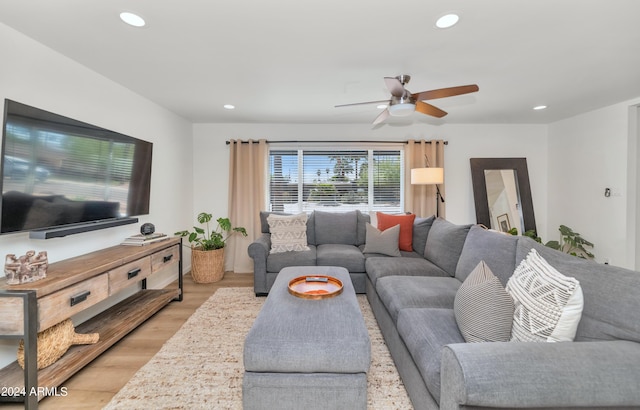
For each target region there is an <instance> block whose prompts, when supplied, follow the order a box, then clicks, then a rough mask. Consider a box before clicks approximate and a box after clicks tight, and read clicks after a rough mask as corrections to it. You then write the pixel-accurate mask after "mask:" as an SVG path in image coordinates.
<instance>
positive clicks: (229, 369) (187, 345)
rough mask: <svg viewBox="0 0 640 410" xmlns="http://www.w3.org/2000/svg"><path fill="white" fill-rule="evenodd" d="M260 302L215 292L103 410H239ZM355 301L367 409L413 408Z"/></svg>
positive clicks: (244, 293)
mask: <svg viewBox="0 0 640 410" xmlns="http://www.w3.org/2000/svg"><path fill="white" fill-rule="evenodd" d="M264 300H265V298H257V297H256V296H255V295H254V293H253V289H252V288H221V289H218V290H217V291H216V292H215V293H214V294H213V295H212V296H211V297H210V298H209V299H208V300H207V301H206V302H204V303H203V304H202V306H200V308H198V310H196V311H195V312H194V313H193V315H192V316H191V317H190V318H189V320H187V322H185V324H184V325H183V326H182V327H181V328H180V329H179V330H178V332H176V334H175V335H174V336H173V337H172V338H171V339H169V340H168V341H167V342H166V343H165V344H164V346H162V348H161V349H160V351H159V352H158V353H157V354H156V355H155V356H154V357H153V358H151V360H150V361H149V362H148V363H147V364H146V365H144V366H143V367H142V368H141V369H140V370H139V371H138V372H137V373H136V374H135V375H134V376H133V378H132V379H131V380H129V382H128V383H127V384H126V385H125V386H124V387H123V388H122V390H120V391H119V392H118V393H117V394H116V395H115V396H114V397H113V399H112V400H111V401H110V402H109V403H108V404H107V406H106V407H105V409H107V410H116V409H117V410H122V409H242V375H243V372H244V367H243V365H242V349H243V345H244V339H245V337H246V335H247V333H248V332H249V329H250V328H251V325H252V324H253V321H254V320H255V318H256V316H257V315H258V312H259V311H260V308H261V307H262V304H263V303H264ZM358 302H359V303H360V308H361V309H362V313H363V316H364V318H365V323H366V325H367V329H368V330H369V337H370V339H371V357H372V358H371V368H370V370H369V373H368V375H367V382H368V390H367V396H368V408H369V409H375V410H379V409H384V410H386V409H390V410H393V409H402V410H406V409H412V408H413V407H412V406H411V402H410V401H409V397H408V396H407V392H406V390H405V388H404V385H403V384H402V381H401V380H400V377H399V375H398V372H397V370H396V368H395V365H394V363H393V359H392V358H391V356H390V354H389V350H388V349H387V346H386V345H385V343H384V339H383V338H382V334H381V333H380V329H379V328H378V324H377V323H376V320H375V318H374V316H373V313H372V312H371V307H370V306H369V303H368V302H367V299H366V297H365V295H358Z"/></svg>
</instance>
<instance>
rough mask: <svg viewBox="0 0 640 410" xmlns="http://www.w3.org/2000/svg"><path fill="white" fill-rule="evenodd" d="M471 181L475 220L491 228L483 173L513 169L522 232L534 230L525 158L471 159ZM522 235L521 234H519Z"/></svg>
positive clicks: (534, 224) (534, 221)
mask: <svg viewBox="0 0 640 410" xmlns="http://www.w3.org/2000/svg"><path fill="white" fill-rule="evenodd" d="M470 161H471V181H472V184H473V197H474V201H475V205H476V220H477V222H478V223H479V224H483V225H484V226H486V227H487V228H490V227H491V219H490V216H489V203H488V201H487V183H486V181H485V177H484V171H485V170H490V169H513V170H515V171H516V180H517V181H518V192H519V194H520V206H521V208H522V217H523V219H524V230H525V231H531V230H532V231H534V232H537V230H536V218H535V215H534V213H533V200H532V197H531V185H530V184H529V171H528V169H527V159H526V158H471V160H470ZM519 234H520V235H522V232H519Z"/></svg>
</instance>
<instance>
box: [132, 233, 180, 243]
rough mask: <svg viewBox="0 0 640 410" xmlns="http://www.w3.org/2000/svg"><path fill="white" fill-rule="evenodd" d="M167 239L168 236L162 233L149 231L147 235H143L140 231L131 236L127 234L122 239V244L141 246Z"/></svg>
mask: <svg viewBox="0 0 640 410" xmlns="http://www.w3.org/2000/svg"><path fill="white" fill-rule="evenodd" d="M165 239H169V237H168V236H167V235H165V234H163V233H151V234H149V235H143V234H141V233H139V234H137V235H133V236H129V237H127V238H125V240H124V241H122V244H123V245H131V246H143V245H148V244H150V243H153V242H158V241H163V240H165Z"/></svg>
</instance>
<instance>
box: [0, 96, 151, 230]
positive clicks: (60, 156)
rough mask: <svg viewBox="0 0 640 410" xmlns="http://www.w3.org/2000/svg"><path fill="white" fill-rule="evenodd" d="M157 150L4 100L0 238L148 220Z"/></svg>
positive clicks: (49, 113) (92, 126)
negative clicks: (112, 221) (90, 224)
mask: <svg viewBox="0 0 640 410" xmlns="http://www.w3.org/2000/svg"><path fill="white" fill-rule="evenodd" d="M152 151H153V144H152V143H150V142H147V141H142V140H139V139H137V138H133V137H129V136H126V135H123V134H120V133H117V132H114V131H110V130H107V129H104V128H100V127H96V126H94V125H91V124H87V123H84V122H81V121H77V120H73V119H71V118H67V117H64V116H61V115H57V114H54V113H51V112H48V111H44V110H41V109H38V108H34V107H30V106H28V105H25V104H21V103H18V102H15V101H11V100H5V104H4V123H3V135H2V152H1V161H2V167H1V168H0V174H1V175H2V178H1V179H0V181H1V183H2V198H1V199H0V208H1V211H2V212H1V214H0V215H1V216H0V218H1V219H0V233H1V234H6V233H12V232H20V231H31V230H39V229H45V228H52V227H60V226H65V225H71V224H79V223H88V222H96V221H104V220H110V219H117V218H126V217H131V216H137V215H145V214H148V213H149V194H150V187H151V156H152Z"/></svg>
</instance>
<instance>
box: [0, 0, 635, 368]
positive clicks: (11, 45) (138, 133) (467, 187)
mask: <svg viewBox="0 0 640 410" xmlns="http://www.w3.org/2000/svg"><path fill="white" fill-rule="evenodd" d="M497 3H500V2H497ZM621 4H622V5H623V9H625V10H627V12H625V13H623V14H626V15H632V14H636V15H637V13H635V12H637V11H638V5H636V4H635V3H633V2H628V1H627V2H621ZM497 5H499V4H497ZM574 6H575V7H580V6H579V5H578V3H575V2H574ZM336 7H337V6H336ZM2 8H11V6H10V5H3V6H2ZM461 8H462V9H463V7H461ZM398 12H403V11H402V10H399V11H398ZM405 12H406V11H405ZM405 12H403V13H405ZM5 16H6V15H5ZM5 18H7V17H4V16H3V17H0V50H1V51H2V55H3V56H11V58H3V64H2V66H1V68H0V97H2V98H3V99H5V98H7V99H12V100H15V101H19V102H23V103H26V104H29V105H32V106H35V107H38V108H42V109H46V110H50V111H52V112H55V113H58V114H62V115H66V116H69V117H72V118H75V119H79V120H82V121H85V122H88V123H91V124H96V125H99V126H102V127H105V128H109V129H112V130H115V131H118V132H122V133H124V134H128V135H133V136H135V137H136V138H140V139H143V140H147V141H150V142H153V143H154V153H153V164H154V167H153V170H152V174H153V176H152V186H151V209H150V213H149V215H144V216H141V217H140V223H144V222H152V223H154V224H155V225H156V228H157V230H158V231H162V232H165V233H173V232H175V231H178V230H181V229H185V228H186V227H189V226H191V225H192V224H193V221H194V217H195V215H196V214H197V213H198V212H201V211H207V212H211V213H213V214H214V215H215V216H226V215H228V208H227V196H226V193H227V190H228V180H227V176H228V175H227V169H228V163H229V158H228V156H229V149H228V146H227V145H226V144H225V141H227V140H229V139H243V140H246V139H252V138H253V139H257V138H267V139H268V140H272V141H278V140H309V141H322V140H337V139H340V140H345V141H349V140H374V141H405V140H407V139H427V140H430V139H442V140H446V141H448V145H447V147H446V149H445V163H446V168H445V180H446V193H447V196H446V217H447V219H448V220H451V221H453V222H455V223H461V224H462V223H474V222H475V209H474V201H473V189H472V181H471V173H470V167H469V159H470V158H474V157H526V158H527V163H528V167H529V177H530V181H531V191H532V196H533V203H534V209H535V215H536V221H537V227H538V235H539V236H541V237H542V238H543V239H544V240H550V239H557V238H558V232H557V228H558V226H559V225H560V224H564V225H568V226H570V227H572V228H574V229H576V230H577V231H579V232H580V233H581V234H583V236H584V237H585V238H588V239H590V240H591V241H593V243H594V245H595V246H594V252H595V253H596V261H597V262H598V263H604V262H605V259H606V261H608V262H610V263H611V264H613V265H617V266H621V267H627V268H631V269H638V267H639V266H640V262H639V261H638V260H637V259H636V258H637V255H640V252H638V246H640V215H638V212H639V208H640V207H639V206H638V203H637V198H636V197H637V194H638V183H639V181H640V177H639V174H640V167H639V164H638V158H639V157H640V156H639V155H638V153H639V150H640V144H639V140H640V131H639V129H640V127H639V126H638V125H639V123H640V114H639V110H638V107H639V106H640V86H639V84H638V79H637V77H636V78H634V79H633V81H630V82H629V84H628V87H627V89H626V90H625V93H626V94H623V95H625V97H624V98H621V99H618V100H614V101H606V102H603V103H599V102H594V105H592V106H591V108H589V109H587V110H585V111H583V112H576V113H574V114H572V115H570V116H568V117H565V118H558V119H553V120H550V121H539V120H532V121H530V122H524V123H517V122H513V121H511V119H510V118H503V120H502V121H496V122H485V121H481V120H478V121H476V122H471V123H460V122H457V121H456V119H455V116H456V109H457V108H459V107H456V106H455V105H454V106H451V107H450V108H448V111H449V117H448V118H447V117H445V120H444V121H443V122H442V123H433V122H428V121H421V120H420V119H416V120H415V121H412V122H410V123H404V124H400V125H398V124H395V125H393V126H385V125H383V126H378V127H372V125H371V123H370V122H371V121H372V120H373V118H375V112H376V111H375V110H372V111H370V112H368V113H366V115H363V117H365V116H367V118H368V117H371V118H370V120H369V121H362V122H359V123H340V122H338V121H336V122H335V123H325V124H317V123H300V122H298V121H291V122H287V121H283V122H266V121H251V120H246V121H233V120H228V121H220V122H217V123H216V122H202V121H193V120H189V119H186V118H185V117H182V116H181V115H179V114H177V113H175V112H173V111H171V110H169V109H167V108H165V107H163V106H162V105H160V104H158V103H156V102H154V101H153V99H152V94H153V93H152V92H149V94H148V95H145V94H144V93H142V92H137V91H133V90H131V89H129V88H127V87H126V86H123V85H121V84H120V83H119V82H118V79H117V78H108V77H106V76H104V75H103V74H101V73H99V72H96V71H94V70H92V69H90V68H88V67H86V66H85V65H83V64H81V63H79V62H77V61H74V60H73V59H71V58H69V57H68V56H66V55H65V53H64V52H63V51H56V50H55V48H52V47H49V46H46V45H44V44H43V43H41V42H38V41H36V40H34V39H32V38H30V37H29V36H27V35H25V34H23V33H21V32H20V31H18V30H16V29H14V28H12V27H11V21H9V20H6V21H5V20H4V19H5ZM428 24H429V25H431V23H430V22H429V23H428ZM594 27H597V24H595V23H594ZM594 30H597V28H594ZM623 37H624V38H626V39H627V41H628V42H627V43H625V44H624V45H623V47H625V46H629V45H635V44H637V39H638V31H637V29H635V31H633V32H630V33H628V34H626V35H625V36H623ZM78 47H81V45H78ZM592 47H593V48H592V52H593V54H594V55H598V53H599V52H600V51H602V50H604V49H605V48H610V44H608V43H605V42H603V43H601V44H593V45H592ZM526 51H527V50H526V49H525V50H523V51H522V52H526ZM618 53H619V54H620V55H621V57H620V61H619V62H618V61H614V62H611V61H610V60H607V61H595V62H594V64H603V65H605V66H607V67H609V66H612V65H615V64H630V62H629V60H628V59H630V58H635V60H631V62H635V63H637V57H629V55H633V54H637V53H635V48H631V46H629V48H621V49H619V50H618ZM623 55H624V56H623ZM470 59H472V58H471V57H470ZM603 60H606V59H603ZM548 64H554V61H549V62H548ZM386 67H390V68H389V69H391V70H396V71H398V70H402V69H403V66H402V64H398V66H396V65H394V64H393V62H391V63H385V68H386ZM636 67H637V64H636ZM484 69H487V68H486V67H485V68H484ZM387 70H388V69H387ZM489 70H490V68H489ZM583 70H584V71H587V72H588V71H589V70H590V68H589V67H585V68H584V69H583ZM398 74H402V73H400V72H386V71H385V72H384V73H383V74H382V75H383V76H384V75H398ZM412 74H413V76H414V80H415V81H416V82H417V81H418V79H419V77H420V75H421V74H420V73H417V72H414V73H412ZM283 75H284V76H285V77H286V75H285V74H283ZM357 75H358V73H355V74H354V77H357ZM566 75H567V80H568V79H569V77H571V76H573V75H578V74H577V73H575V72H570V73H567V74H566ZM615 76H616V73H615V71H612V72H611V77H615ZM464 80H469V81H470V82H476V81H478V80H476V79H475V78H465V79H464ZM530 80H531V78H523V79H522V82H527V81H530ZM599 80H601V81H602V82H603V83H604V84H605V85H606V84H608V83H609V82H611V81H613V79H611V78H600V79H599ZM282 81H283V82H286V78H285V79H283V80H282ZM309 81H312V79H309ZM588 81H591V79H589V80H585V82H588ZM460 84H461V83H460ZM450 85H458V82H456V83H455V84H450ZM365 86H366V87H370V86H371V87H374V88H375V87H377V88H382V87H383V83H382V78H381V77H380V78H379V83H375V84H366V85H360V87H365ZM416 86H417V85H416ZM479 86H480V91H479V94H480V93H485V94H490V93H491V92H492V90H491V88H484V87H483V84H482V83H479ZM274 92H277V91H274ZM340 97H341V98H344V97H345V96H344V95H342V96H340ZM585 98H586V97H585ZM342 102H352V101H346V100H345V101H342V100H336V101H335V102H334V103H335V104H338V103H342ZM353 102H357V101H355V100H354V101H353ZM237 104H238V105H239V106H240V105H241V103H240V102H238V103H237ZM470 105H471V108H473V103H471V104H470ZM239 108H240V107H238V109H239ZM506 108H507V107H505V110H506ZM332 109H333V107H332ZM465 109H467V110H469V106H466V107H465ZM521 109H522V110H530V107H521ZM552 109H553V107H552V106H551V105H550V107H549V108H548V110H552ZM336 110H337V109H336ZM536 114H541V115H545V113H536ZM336 115H341V114H339V113H337V114H336ZM211 164H215V171H214V172H212V166H211ZM212 175H214V176H215V177H213V176H212ZM606 188H610V189H611V192H612V195H611V196H609V197H606V196H605V195H604V192H605V189H606ZM136 230H137V226H136V227H134V226H133V225H129V226H124V227H117V228H111V229H106V230H102V231H97V232H90V233H83V234H81V235H72V236H68V237H65V238H59V239H54V240H49V241H39V240H31V239H29V238H28V235H27V234H22V233H20V234H11V235H3V236H1V237H0V247H1V248H2V250H3V251H4V253H5V254H7V253H19V252H25V251H26V250H29V249H39V250H47V251H48V254H49V259H50V262H55V261H59V260H63V259H67V258H70V257H73V256H77V255H81V254H84V253H87V252H91V251H94V250H98V249H102V248H106V247H109V246H112V245H116V244H118V243H120V242H121V241H122V239H123V238H124V237H126V236H129V235H130V234H131V233H133V231H136ZM188 270H189V258H188V255H185V271H188ZM0 353H2V354H1V355H0V359H4V362H6V360H7V359H9V358H10V359H13V354H14V352H13V350H11V349H6V350H3V351H0Z"/></svg>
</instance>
